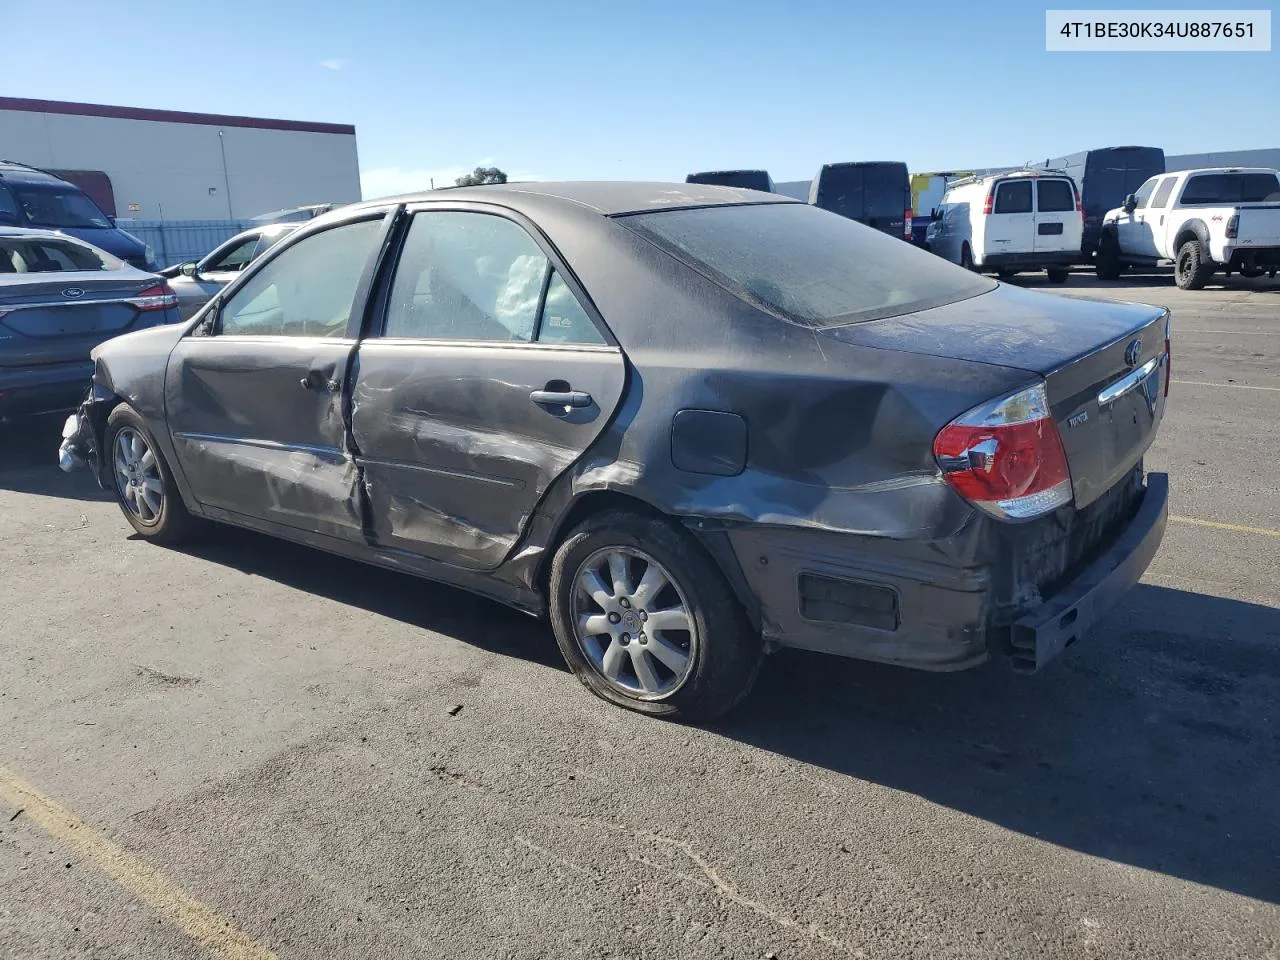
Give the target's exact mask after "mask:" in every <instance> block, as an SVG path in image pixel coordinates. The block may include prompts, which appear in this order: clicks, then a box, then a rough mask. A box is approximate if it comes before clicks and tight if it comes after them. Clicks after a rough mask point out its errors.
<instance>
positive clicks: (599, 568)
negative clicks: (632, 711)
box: [573, 547, 699, 700]
mask: <svg viewBox="0 0 1280 960" xmlns="http://www.w3.org/2000/svg"><path fill="white" fill-rule="evenodd" d="M573 623H574V634H575V636H576V638H577V641H578V646H579V648H580V649H581V650H582V653H583V654H584V656H585V657H586V659H587V662H588V663H589V664H591V667H592V668H593V669H594V670H595V672H596V673H598V674H599V675H600V676H601V677H602V678H603V679H604V680H605V681H606V682H607V683H609V684H610V686H612V687H614V688H615V689H617V690H618V691H620V692H621V693H624V694H626V695H627V696H629V697H634V698H637V699H642V700H660V699H663V698H666V697H669V696H670V695H671V694H673V693H675V692H676V691H677V690H678V689H680V687H681V686H682V685H683V684H684V682H685V681H686V680H687V679H688V678H689V675H690V673H691V672H692V670H693V666H694V664H695V663H696V662H697V657H698V646H699V638H698V627H697V623H696V622H695V620H694V618H693V613H692V609H691V607H690V606H689V602H688V600H687V599H686V597H685V595H684V592H683V591H682V590H681V589H680V587H679V586H678V585H677V584H676V583H675V581H674V580H673V579H672V577H671V574H670V573H668V572H667V570H666V569H665V568H664V567H663V566H662V564H660V563H658V561H657V560H655V559H654V558H653V557H651V556H649V555H648V554H647V553H645V552H644V551H642V550H637V549H635V548H632V547H605V548H604V549H601V550H597V551H596V552H595V553H593V554H591V555H590V556H589V557H587V559H586V560H585V561H584V562H583V563H582V565H581V566H580V567H579V568H578V573H577V576H576V577H575V579H574V587H573Z"/></svg>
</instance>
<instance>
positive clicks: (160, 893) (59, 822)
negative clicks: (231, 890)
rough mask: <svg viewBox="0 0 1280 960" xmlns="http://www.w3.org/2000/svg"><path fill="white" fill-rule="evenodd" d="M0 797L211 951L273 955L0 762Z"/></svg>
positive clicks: (231, 959) (259, 959) (233, 958)
mask: <svg viewBox="0 0 1280 960" xmlns="http://www.w3.org/2000/svg"><path fill="white" fill-rule="evenodd" d="M0 800H3V801H4V802H5V803H7V804H11V805H12V806H13V807H15V808H18V809H20V810H21V816H22V818H23V819H24V820H30V821H31V822H32V823H34V824H36V825H37V826H39V827H40V828H41V829H42V830H44V832H45V833H47V834H49V836H51V837H53V838H54V839H55V840H58V841H60V842H61V843H64V844H66V845H67V846H68V847H71V848H73V849H74V850H76V851H77V852H78V853H79V854H80V855H81V856H82V857H84V858H85V859H86V860H88V861H89V862H90V863H92V864H93V865H94V866H95V867H97V868H98V869H99V870H100V871H102V872H103V873H104V874H106V875H107V876H108V877H110V878H111V879H112V880H114V881H115V882H116V883H117V884H119V885H120V886H121V887H123V888H124V889H125V890H127V891H129V893H131V894H133V895H134V896H135V897H137V898H138V899H139V900H141V901H142V902H143V903H145V904H147V905H148V906H150V907H151V909H153V910H155V911H156V913H158V914H160V915H161V916H163V917H165V918H167V919H168V920H169V921H170V922H172V923H173V924H175V925H176V926H178V927H179V928H180V929H181V930H182V931H183V932H184V933H186V934H187V936H189V937H191V939H193V940H195V941H196V942H198V943H199V944H200V945H201V946H203V947H204V948H205V949H206V950H208V951H209V953H211V954H212V955H213V956H215V957H225V958H226V960H275V954H274V953H272V952H271V951H270V950H268V949H267V948H266V947H263V946H259V945H258V944H256V943H254V942H253V941H252V940H250V939H249V937H248V936H247V935H246V934H244V933H243V932H241V931H240V930H238V929H236V928H235V927H233V926H232V925H231V921H229V920H227V919H226V918H225V917H223V916H221V915H220V914H218V913H215V912H214V911H213V910H211V909H210V908H209V907H206V906H205V905H204V904H203V903H201V902H200V901H199V900H197V899H196V898H195V897H193V896H191V895H190V894H188V893H187V892H186V891H184V890H182V889H181V888H180V887H178V886H177V885H175V884H174V883H173V881H171V880H169V879H168V878H167V877H165V876H164V875H163V874H162V873H160V871H158V870H157V869H156V868H155V867H153V866H151V865H150V864H149V863H147V862H145V861H144V860H142V859H141V858H139V857H136V856H134V855H133V854H132V853H129V852H128V851H127V850H125V849H124V848H122V847H120V846H118V845H116V844H115V843H112V842H111V841H110V840H108V839H107V838H106V837H105V836H103V834H102V833H101V832H100V831H98V830H97V829H95V828H94V827H92V826H90V825H89V824H88V823H86V822H85V821H83V820H81V819H80V818H79V817H77V816H76V815H75V814H74V813H72V812H71V811H70V810H68V809H67V808H66V807H63V806H62V805H61V804H59V803H57V802H56V801H54V800H50V799H49V798H48V797H46V796H44V794H42V793H40V791H38V790H37V789H36V788H35V787H33V786H31V784H29V783H27V782H26V781H24V780H22V779H21V778H20V777H18V776H16V775H15V774H13V773H12V772H11V771H9V770H8V769H6V768H5V767H4V766H3V765H0ZM14 816H15V817H16V816H17V814H15V815H14Z"/></svg>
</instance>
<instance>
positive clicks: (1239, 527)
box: [1169, 515, 1280, 537]
mask: <svg viewBox="0 0 1280 960" xmlns="http://www.w3.org/2000/svg"><path fill="white" fill-rule="evenodd" d="M1169 519H1170V520H1174V521H1176V522H1177V523H1189V524H1191V525H1192V526H1193V527H1211V528H1213V529H1214V530H1230V531H1231V532H1232V533H1260V534H1262V535H1263V536H1264V537H1280V530H1268V529H1267V528H1266V527H1246V526H1244V525H1243V524H1240V523H1217V522H1216V521H1213V520H1199V519H1197V518H1196V517H1179V516H1173V515H1170V517H1169Z"/></svg>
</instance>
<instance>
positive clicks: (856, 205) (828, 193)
mask: <svg viewBox="0 0 1280 960" xmlns="http://www.w3.org/2000/svg"><path fill="white" fill-rule="evenodd" d="M910 192H911V181H910V179H909V178H908V176H907V166H906V164H904V163H860V164H849V165H847V166H845V165H840V166H833V167H827V168H825V169H824V170H823V171H822V172H821V173H819V174H818V188H817V191H816V194H817V195H816V196H815V198H814V200H813V204H814V206H817V207H821V208H822V209H823V210H830V211H831V212H832V213H838V214H840V216H842V217H849V218H850V219H852V220H870V219H872V218H876V219H881V218H884V217H898V218H901V217H902V215H903V213H904V212H905V211H906V209H907V207H908V206H910V200H909V197H910Z"/></svg>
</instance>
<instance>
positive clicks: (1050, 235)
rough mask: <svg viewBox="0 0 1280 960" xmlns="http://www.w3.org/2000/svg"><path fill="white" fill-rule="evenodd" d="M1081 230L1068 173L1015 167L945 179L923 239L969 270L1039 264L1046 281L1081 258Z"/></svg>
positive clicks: (1008, 271) (1004, 271)
mask: <svg viewBox="0 0 1280 960" xmlns="http://www.w3.org/2000/svg"><path fill="white" fill-rule="evenodd" d="M1083 230H1084V214H1083V211H1082V208H1081V206H1080V193H1079V191H1078V190H1077V189H1076V185H1075V182H1074V181H1073V180H1072V179H1071V178H1070V177H1069V176H1067V175H1066V174H1064V173H1057V172H1052V171H1040V170H1016V171H1007V172H1005V173H1000V174H992V175H990V176H985V177H970V178H968V179H966V180H955V181H952V182H951V183H949V184H947V192H946V194H944V195H943V197H942V205H941V206H940V207H938V208H937V209H936V210H934V211H933V222H932V223H931V224H929V231H928V233H927V234H926V238H925V239H926V243H927V245H928V247H929V249H930V250H932V251H933V252H934V253H936V254H937V255H938V256H940V257H943V258H944V259H946V260H950V261H951V262H952V263H958V264H960V265H961V266H962V267H967V268H969V269H970V270H985V271H988V272H990V271H995V272H997V273H999V274H1000V276H1002V277H1011V276H1013V275H1014V274H1015V273H1018V272H1019V271H1023V270H1046V271H1048V274H1049V281H1050V282H1051V283H1065V282H1066V280H1067V277H1068V275H1069V271H1068V268H1069V267H1070V266H1071V264H1073V263H1077V262H1079V260H1080V240H1081V235H1082V233H1083Z"/></svg>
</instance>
